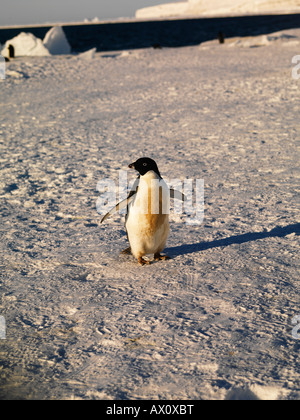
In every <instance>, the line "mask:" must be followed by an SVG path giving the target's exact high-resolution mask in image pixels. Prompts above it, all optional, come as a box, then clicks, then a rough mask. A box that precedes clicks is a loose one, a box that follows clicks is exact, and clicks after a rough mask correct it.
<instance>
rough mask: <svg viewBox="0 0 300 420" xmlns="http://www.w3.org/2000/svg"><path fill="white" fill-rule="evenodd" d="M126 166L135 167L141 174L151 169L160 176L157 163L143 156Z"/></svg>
mask: <svg viewBox="0 0 300 420" xmlns="http://www.w3.org/2000/svg"><path fill="white" fill-rule="evenodd" d="M128 167H129V168H131V169H135V170H136V171H138V172H139V174H140V175H142V176H143V175H145V174H146V173H147V172H149V171H153V172H155V173H156V174H157V175H158V176H159V177H160V178H161V175H160V173H159V170H158V167H157V164H156V162H155V161H154V160H153V159H150V158H147V157H143V158H140V159H138V160H137V161H136V162H134V163H131V164H130V165H129V166H128Z"/></svg>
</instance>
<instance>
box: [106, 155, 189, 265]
mask: <svg viewBox="0 0 300 420" xmlns="http://www.w3.org/2000/svg"><path fill="white" fill-rule="evenodd" d="M129 168H130V169H135V170H136V171H138V172H139V176H138V178H137V179H136V181H135V183H134V185H133V188H132V190H131V192H130V193H129V195H128V197H127V198H126V199H125V200H124V201H122V202H121V203H119V204H118V205H117V206H116V207H114V208H113V209H112V210H111V211H110V212H109V213H107V214H106V215H105V216H104V217H103V219H102V220H101V223H102V222H103V221H104V220H106V219H107V218H108V217H109V216H110V215H112V214H114V213H116V212H117V211H119V210H122V209H123V208H126V207H127V214H126V219H125V227H126V232H127V237H128V240H129V244H130V247H129V248H127V249H125V250H124V251H122V253H124V254H129V253H132V255H133V256H134V257H135V258H136V259H137V260H138V262H139V264H140V265H145V264H150V262H149V261H148V260H145V259H144V256H145V255H147V254H154V259H155V260H156V261H159V260H167V259H169V257H167V256H166V255H161V252H162V251H163V250H164V248H165V245H166V242H167V239H168V236H169V232H170V226H169V208H170V207H169V205H170V198H177V199H180V200H182V201H184V200H185V197H184V195H183V194H182V193H180V192H179V191H176V190H173V189H169V187H168V186H167V184H166V183H165V181H164V180H163V179H162V177H161V175H160V172H159V170H158V167H157V164H156V162H155V161H154V160H153V159H150V158H147V157H144V158H141V159H138V160H137V161H136V162H134V163H131V164H130V165H129Z"/></svg>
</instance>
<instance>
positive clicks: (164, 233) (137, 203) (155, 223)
mask: <svg viewBox="0 0 300 420" xmlns="http://www.w3.org/2000/svg"><path fill="white" fill-rule="evenodd" d="M169 194H170V193H169V189H168V187H167V185H166V184H165V182H164V181H163V180H160V179H159V178H158V177H157V175H156V174H155V173H154V172H153V171H150V172H148V173H147V174H146V175H144V176H142V177H141V178H140V183H139V188H138V192H137V194H136V197H135V199H134V200H133V202H132V203H131V204H130V206H129V211H128V216H127V220H126V225H125V226H126V230H127V234H128V239H129V243H130V247H131V252H132V254H133V255H134V257H136V258H140V257H142V256H144V255H146V254H156V253H160V252H162V251H163V249H164V247H165V245H166V242H167V239H168V236H169V231H170V227H169V214H168V213H169V211H168V208H169V207H168V206H169ZM152 213H156V214H152Z"/></svg>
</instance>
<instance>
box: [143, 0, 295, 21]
mask: <svg viewBox="0 0 300 420" xmlns="http://www.w3.org/2000/svg"><path fill="white" fill-rule="evenodd" d="M299 10H300V3H299V0H256V1H248V2H245V0H210V1H209V2H208V1H206V0H188V1H185V2H178V3H166V4H160V5H158V6H152V7H145V8H143V9H139V10H137V11H136V17H137V18H140V19H149V18H164V17H171V16H192V15H194V16H213V15H215V16H217V15H242V14H249V13H262V12H272V13H274V12H284V13H289V12H296V11H299Z"/></svg>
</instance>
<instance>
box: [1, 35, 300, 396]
mask: <svg viewBox="0 0 300 420" xmlns="http://www.w3.org/2000/svg"><path fill="white" fill-rule="evenodd" d="M288 33H289V34H291V32H288ZM293 35H295V36H299V30H295V31H293ZM296 55H299V47H298V45H295V44H293V43H290V42H286V41H285V40H284V39H283V38H282V37H281V38H280V39H278V40H277V41H274V42H270V43H268V45H264V46H262V47H260V48H246V47H244V48H238V46H237V45H236V46H233V47H231V48H227V46H226V43H225V44H224V45H219V44H217V43H216V44H214V45H210V46H208V45H206V47H205V48H204V47H203V46H200V47H199V46H197V47H186V48H180V49H164V48H163V49H156V50H154V49H148V50H138V51H128V52H124V53H123V54H108V53H105V54H100V53H96V54H95V55H94V59H93V60H80V59H70V57H69V56H66V57H65V56H51V57H38V58H36V57H26V58H22V59H18V60H15V61H11V62H9V63H7V77H6V80H3V81H0V91H1V96H0V97H1V103H0V106H1V112H0V147H1V153H0V165H1V169H0V199H1V207H0V212H1V230H0V238H1V241H0V251H1V252H0V266H1V273H0V293H1V300H0V316H4V317H5V321H6V340H1V341H0V365H1V369H0V399H3V398H12V399H20V398H22V399H126V398H127V399H188V400H192V399H257V398H259V399H299V398H300V393H299V389H300V383H299V341H298V340H296V339H295V338H293V336H292V329H293V328H295V325H293V323H292V320H293V319H294V317H295V316H297V315H299V206H298V202H297V198H298V196H299V189H298V185H299V184H298V180H299V149H297V142H298V141H299V137H300V135H299V134H300V133H299V131H300V130H299V129H300V127H299V112H300V105H299V80H295V79H294V78H293V77H292V68H293V64H292V57H294V56H296ZM142 155H149V156H150V157H153V158H154V159H155V160H156V161H157V163H158V165H159V169H160V171H161V173H162V176H163V177H164V178H167V179H176V178H179V179H185V178H194V179H195V178H199V179H204V182H205V220H204V223H203V224H202V225H201V226H190V225H187V224H186V223H185V222H186V219H185V216H184V215H177V216H172V218H171V235H170V239H169V241H168V245H167V249H166V253H167V254H168V255H170V256H171V257H172V258H173V259H172V260H170V261H167V262H159V263H153V264H151V265H150V266H147V267H140V266H138V264H137V263H136V261H135V260H134V259H133V258H132V257H130V256H120V255H119V252H120V251H121V250H122V249H124V248H125V247H126V246H127V240H126V234H125V231H124V224H123V222H124V220H123V217H119V216H115V217H112V218H111V219H109V220H108V221H107V222H106V223H105V224H103V225H100V223H99V222H100V219H101V217H100V216H99V215H98V213H97V211H96V201H97V198H98V196H99V192H97V191H96V185H97V183H98V181H100V180H101V179H103V178H111V179H113V180H115V182H118V177H119V172H118V171H119V170H120V169H122V170H124V169H126V168H127V165H128V163H131V162H132V161H133V160H135V159H136V158H138V157H140V156H142ZM134 178H135V174H133V173H132V172H130V174H129V180H132V179H134Z"/></svg>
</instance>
